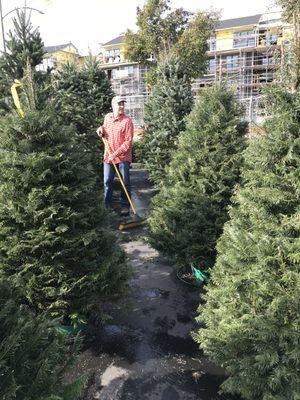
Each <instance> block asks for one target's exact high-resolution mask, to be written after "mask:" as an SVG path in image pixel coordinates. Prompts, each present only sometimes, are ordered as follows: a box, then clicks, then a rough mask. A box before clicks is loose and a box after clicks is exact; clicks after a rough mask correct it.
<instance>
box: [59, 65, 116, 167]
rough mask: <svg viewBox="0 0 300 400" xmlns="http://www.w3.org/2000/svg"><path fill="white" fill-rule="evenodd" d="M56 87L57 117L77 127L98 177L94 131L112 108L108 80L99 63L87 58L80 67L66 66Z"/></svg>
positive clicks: (98, 145)
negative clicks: (90, 155)
mask: <svg viewBox="0 0 300 400" xmlns="http://www.w3.org/2000/svg"><path fill="white" fill-rule="evenodd" d="M55 86H56V90H55V94H54V98H55V102H56V108H57V113H58V114H59V115H60V116H61V117H62V118H63V121H64V123H65V124H67V125H69V124H73V125H74V126H75V127H76V130H77V133H78V134H79V135H80V139H81V141H82V143H83V145H84V146H85V148H86V149H87V150H88V151H89V152H91V154H92V162H93V166H94V169H95V171H96V172H98V173H99V171H100V166H101V162H102V160H101V147H100V141H99V138H98V136H97V134H96V128H98V127H99V126H100V125H101V124H102V123H103V119H104V115H105V114H106V113H107V112H108V111H109V110H110V108H111V99H112V97H113V96H114V94H113V92H112V89H111V86H110V82H109V80H108V79H107V78H106V75H105V73H104V71H103V70H101V68H100V67H99V64H98V62H97V61H95V60H94V59H92V58H90V59H88V60H87V61H86V63H85V64H84V66H83V67H79V66H76V65H75V64H65V65H64V66H63V68H62V70H61V71H60V72H59V74H58V76H57V78H56V85H55ZM101 145H102V144H101Z"/></svg>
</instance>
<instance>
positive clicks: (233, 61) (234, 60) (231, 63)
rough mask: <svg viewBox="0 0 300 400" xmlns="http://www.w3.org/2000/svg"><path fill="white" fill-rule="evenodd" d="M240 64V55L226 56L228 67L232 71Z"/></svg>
mask: <svg viewBox="0 0 300 400" xmlns="http://www.w3.org/2000/svg"><path fill="white" fill-rule="evenodd" d="M238 66H239V58H238V56H237V55H236V56H227V57H226V68H227V71H231V70H233V69H235V68H238Z"/></svg>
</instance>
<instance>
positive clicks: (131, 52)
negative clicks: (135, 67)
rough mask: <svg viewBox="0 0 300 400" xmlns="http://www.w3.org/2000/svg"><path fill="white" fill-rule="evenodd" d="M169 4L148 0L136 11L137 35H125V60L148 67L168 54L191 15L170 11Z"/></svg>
mask: <svg viewBox="0 0 300 400" xmlns="http://www.w3.org/2000/svg"><path fill="white" fill-rule="evenodd" d="M169 3H170V0H147V1H146V3H145V4H144V6H143V8H140V7H137V22H136V24H137V26H138V32H136V33H134V32H132V31H130V30H128V31H127V32H126V34H125V56H126V59H128V60H130V61H135V62H139V63H142V64H144V65H147V64H151V62H150V61H149V59H150V57H151V56H152V59H153V61H154V62H156V61H157V60H158V58H159V54H160V53H162V52H165V51H168V50H170V48H171V47H172V46H173V45H174V44H175V43H177V41H178V39H179V37H180V36H181V35H182V33H183V32H184V30H185V28H186V26H187V24H188V18H189V16H190V15H191V13H189V12H188V11H186V10H184V9H183V8H178V9H175V10H174V11H171V9H170V6H169Z"/></svg>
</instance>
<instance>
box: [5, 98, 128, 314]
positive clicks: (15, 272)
mask: <svg viewBox="0 0 300 400" xmlns="http://www.w3.org/2000/svg"><path fill="white" fill-rule="evenodd" d="M25 111H26V113H25V114H26V115H25V117H24V118H20V117H19V116H16V115H8V116H6V117H5V118H2V119H1V120H0V138H1V143H2V150H1V159H0V187H1V194H0V248H1V250H0V269H1V270H2V271H3V273H4V275H5V276H6V277H7V278H8V279H9V280H10V281H11V282H12V283H13V285H15V286H18V287H20V288H21V289H22V291H23V294H24V296H25V297H26V299H27V301H28V302H29V304H30V305H31V306H32V307H34V308H35V309H36V310H39V311H47V312H48V313H49V314H50V315H51V316H52V317H56V316H65V317H68V318H69V319H71V320H73V319H74V320H78V319H79V318H80V317H81V316H84V315H86V314H87V312H88V310H90V309H91V308H92V307H93V305H95V303H96V304H98V303H99V305H100V306H101V298H103V297H105V298H106V297H108V296H115V295H117V294H118V293H120V292H122V290H123V289H124V287H125V286H126V277H127V272H126V269H125V260H124V253H123V252H122V251H121V250H120V247H119V246H118V245H117V244H116V240H115V237H114V236H113V235H112V234H111V233H110V231H109V227H108V221H107V214H106V211H105V209H104V206H103V203H102V196H101V194H100V193H96V192H95V175H94V173H93V172H92V169H91V163H90V155H89V154H88V153H86V152H84V150H82V146H81V145H80V144H78V143H77V141H76V137H75V135H74V131H73V129H72V127H68V126H64V125H63V122H62V120H60V119H59V118H58V117H57V114H56V113H55V111H53V109H52V108H51V107H50V106H48V108H44V109H43V110H41V111H36V110H30V109H28V110H25Z"/></svg>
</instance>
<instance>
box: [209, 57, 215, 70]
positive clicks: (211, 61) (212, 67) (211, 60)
mask: <svg viewBox="0 0 300 400" xmlns="http://www.w3.org/2000/svg"><path fill="white" fill-rule="evenodd" d="M208 72H209V73H210V74H214V73H215V72H216V60H215V59H214V58H211V59H210V60H208Z"/></svg>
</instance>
